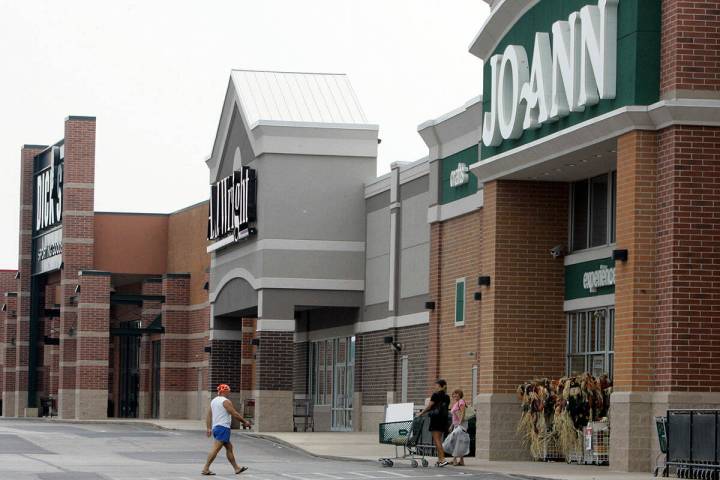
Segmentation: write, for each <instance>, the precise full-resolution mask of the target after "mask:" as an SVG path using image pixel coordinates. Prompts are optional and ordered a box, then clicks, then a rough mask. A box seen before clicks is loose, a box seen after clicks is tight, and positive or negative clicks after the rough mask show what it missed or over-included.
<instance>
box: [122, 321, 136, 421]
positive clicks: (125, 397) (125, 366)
mask: <svg viewBox="0 0 720 480" xmlns="http://www.w3.org/2000/svg"><path fill="white" fill-rule="evenodd" d="M121 325H122V328H124V329H132V328H139V325H138V322H123V323H122V324H121ZM140 338H141V337H140V335H123V336H120V338H119V344H120V345H119V347H120V372H119V380H120V388H119V402H120V404H119V407H120V408H119V412H118V413H119V416H120V417H121V418H137V417H138V404H139V402H138V396H139V391H140Z"/></svg>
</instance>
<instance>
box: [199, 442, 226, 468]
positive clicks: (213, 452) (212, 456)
mask: <svg viewBox="0 0 720 480" xmlns="http://www.w3.org/2000/svg"><path fill="white" fill-rule="evenodd" d="M222 447H223V443H222V442H218V441H217V440H216V441H215V442H214V443H213V446H212V448H211V449H210V453H208V456H207V462H205V467H204V468H203V473H207V472H209V471H210V465H211V464H212V463H213V462H214V461H215V457H217V454H218V453H219V452H220V450H222Z"/></svg>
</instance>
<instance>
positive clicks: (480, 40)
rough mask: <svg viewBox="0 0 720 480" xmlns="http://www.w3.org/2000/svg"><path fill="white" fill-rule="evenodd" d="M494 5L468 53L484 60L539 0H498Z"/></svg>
mask: <svg viewBox="0 0 720 480" xmlns="http://www.w3.org/2000/svg"><path fill="white" fill-rule="evenodd" d="M494 3H497V7H494V8H493V10H492V11H491V12H490V15H489V16H488V18H487V19H486V20H485V23H484V24H483V26H482V27H481V28H480V31H479V32H478V34H477V35H475V38H474V39H473V41H472V43H470V46H469V47H468V50H469V51H470V53H472V54H473V55H475V56H476V57H479V58H481V59H482V60H486V59H487V58H488V57H489V56H490V54H491V53H492V52H494V51H495V48H496V47H497V45H498V43H500V40H502V39H503V37H505V35H506V34H507V33H508V32H509V31H510V29H511V28H512V27H513V26H514V25H515V23H517V21H518V20H520V18H521V17H522V16H523V15H525V13H526V12H527V11H528V10H530V9H531V8H532V7H534V6H535V5H536V4H538V3H540V0H524V1H523V0H500V1H499V2H497V1H495V2H494Z"/></svg>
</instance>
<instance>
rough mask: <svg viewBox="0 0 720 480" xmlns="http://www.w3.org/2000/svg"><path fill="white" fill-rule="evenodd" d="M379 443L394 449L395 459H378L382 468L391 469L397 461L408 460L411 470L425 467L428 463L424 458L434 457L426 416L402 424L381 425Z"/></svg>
mask: <svg viewBox="0 0 720 480" xmlns="http://www.w3.org/2000/svg"><path fill="white" fill-rule="evenodd" d="M380 443H381V444H384V445H393V446H394V447H395V457H393V458H380V459H379V461H380V464H382V465H383V466H384V467H392V466H393V465H394V464H395V462H397V461H398V460H409V461H410V466H411V467H413V468H416V467H418V466H419V465H422V466H423V467H427V466H428V465H429V462H428V461H427V459H425V457H427V456H434V455H435V447H434V446H433V444H432V435H431V434H430V419H429V418H428V417H427V416H422V417H415V418H414V419H413V420H408V421H403V422H388V423H381V424H380ZM401 449H402V450H401ZM401 452H402V453H401ZM418 457H419V459H420V461H419V462H418Z"/></svg>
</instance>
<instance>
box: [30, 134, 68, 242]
mask: <svg viewBox="0 0 720 480" xmlns="http://www.w3.org/2000/svg"><path fill="white" fill-rule="evenodd" d="M60 155H61V149H60V147H50V148H49V149H47V150H46V151H45V152H43V153H41V154H40V155H39V157H41V158H38V159H37V160H36V164H37V165H39V166H41V167H42V169H40V170H39V171H37V172H36V173H35V182H34V183H35V192H34V205H33V211H34V213H35V214H34V222H33V230H34V231H35V232H42V231H43V230H46V229H48V228H50V227H53V226H55V225H59V224H60V223H61V221H62V202H63V159H62V158H61V157H60Z"/></svg>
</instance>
